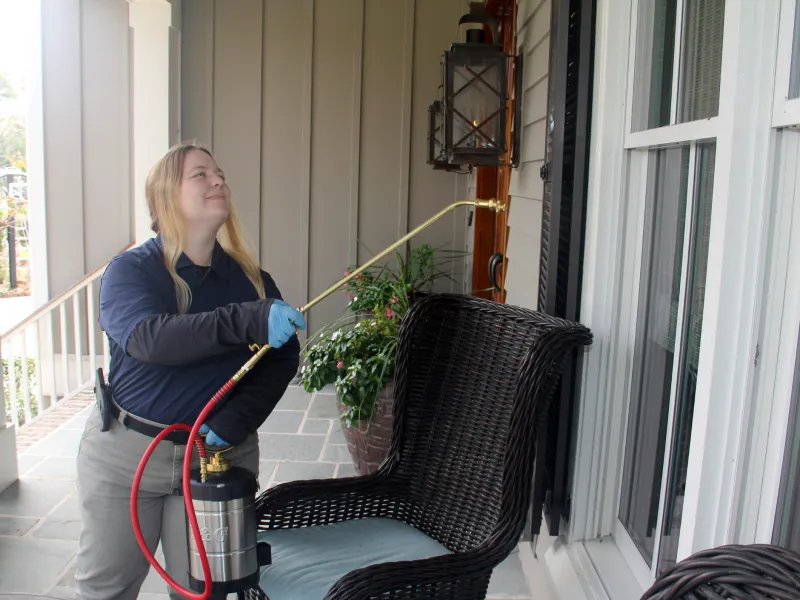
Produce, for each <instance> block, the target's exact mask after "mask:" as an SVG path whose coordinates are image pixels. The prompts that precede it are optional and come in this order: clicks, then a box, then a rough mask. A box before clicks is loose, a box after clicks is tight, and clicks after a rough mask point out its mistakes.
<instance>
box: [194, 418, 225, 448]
mask: <svg viewBox="0 0 800 600" xmlns="http://www.w3.org/2000/svg"><path fill="white" fill-rule="evenodd" d="M199 433H200V435H204V436H206V446H230V444H229V443H228V442H226V441H225V440H223V439H222V438H221V437H219V436H218V435H217V434H216V433H214V432H213V431H211V430H210V429H209V428H208V425H206V424H205V423H203V424H202V425H200V430H199Z"/></svg>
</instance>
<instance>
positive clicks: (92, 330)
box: [86, 280, 97, 380]
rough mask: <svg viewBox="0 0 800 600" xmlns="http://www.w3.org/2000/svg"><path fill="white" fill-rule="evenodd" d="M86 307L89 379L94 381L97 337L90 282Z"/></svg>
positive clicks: (92, 282) (91, 283) (92, 290)
mask: <svg viewBox="0 0 800 600" xmlns="http://www.w3.org/2000/svg"><path fill="white" fill-rule="evenodd" d="M86 306H87V309H88V312H89V317H88V322H87V323H86V328H87V330H88V332H89V333H88V336H89V379H91V380H94V373H95V371H97V356H96V354H97V351H96V350H95V337H96V336H97V324H96V323H95V318H94V281H93V280H92V281H90V282H89V285H88V286H87V288H86Z"/></svg>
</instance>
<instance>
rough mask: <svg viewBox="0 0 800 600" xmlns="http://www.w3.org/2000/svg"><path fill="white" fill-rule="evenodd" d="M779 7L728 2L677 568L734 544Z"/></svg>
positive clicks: (743, 0) (738, 0)
mask: <svg viewBox="0 0 800 600" xmlns="http://www.w3.org/2000/svg"><path fill="white" fill-rule="evenodd" d="M778 8H779V7H778V5H777V3H772V2H766V3H756V2H750V1H748V0H728V1H727V2H726V6H725V26H724V31H725V36H724V41H723V50H722V73H721V87H720V104H719V128H718V131H717V150H716V167H715V175H714V191H713V199H712V217H711V231H710V241H709V250H708V272H707V275H706V291H705V306H704V311H703V332H702V342H701V346H700V358H699V366H698V379H697V389H696V393H695V406H694V420H693V426H692V439H691V445H690V450H689V456H690V458H689V465H688V474H687V481H686V494H685V496H684V504H683V523H682V528H681V536H680V542H679V546H678V560H681V559H683V558H686V557H687V556H689V555H690V554H692V553H694V552H697V551H699V550H702V549H705V548H711V547H714V546H718V545H721V544H725V543H728V542H730V541H731V536H730V533H731V516H732V509H733V504H734V493H735V489H736V472H737V457H738V455H739V444H740V440H741V436H742V428H743V426H744V421H743V415H744V405H745V397H746V390H747V387H748V381H749V380H750V378H751V377H753V359H754V356H755V346H754V345H753V335H752V332H753V328H754V325H755V319H754V310H755V305H756V297H757V289H756V282H757V281H758V264H759V254H758V252H757V251H754V250H755V249H758V248H760V247H761V236H762V234H763V227H762V224H763V222H764V215H765V212H766V207H767V199H766V196H767V182H768V167H769V158H770V151H769V150H770V137H771V134H772V132H771V130H770V107H771V103H772V73H773V72H774V64H775V52H774V48H773V46H772V45H771V44H768V43H767V42H768V41H769V40H774V39H775V38H776V37H777V33H778V31H777V26H778V17H779V15H778Z"/></svg>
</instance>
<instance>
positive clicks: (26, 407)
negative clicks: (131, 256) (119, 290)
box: [0, 244, 133, 427]
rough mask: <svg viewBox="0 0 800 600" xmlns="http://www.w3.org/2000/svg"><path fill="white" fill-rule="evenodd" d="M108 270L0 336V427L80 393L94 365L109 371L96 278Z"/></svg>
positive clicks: (89, 277)
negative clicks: (1, 403) (0, 390)
mask: <svg viewBox="0 0 800 600" xmlns="http://www.w3.org/2000/svg"><path fill="white" fill-rule="evenodd" d="M132 245H133V244H131V245H129V246H128V247H127V248H130V247H131V246H132ZM127 248H125V249H123V251H124V250H127ZM107 266H108V263H106V264H104V265H103V266H101V267H100V268H98V269H96V270H95V271H93V272H91V273H89V274H88V275H86V276H85V277H84V278H83V279H81V280H80V281H79V282H78V283H76V284H75V285H73V286H72V287H71V288H70V289H68V290H67V291H66V292H64V293H63V294H61V295H59V296H58V297H56V298H54V299H52V300H50V301H49V302H48V303H47V304H45V305H44V306H42V307H41V308H39V309H37V310H36V311H34V312H33V313H31V315H29V316H28V317H26V318H25V319H23V320H22V321H21V322H20V323H18V324H17V325H15V326H14V327H12V328H11V329H9V330H8V331H7V332H6V333H4V334H2V336H0V347H2V349H3V351H2V366H3V387H4V390H5V394H4V396H5V400H6V402H5V403H6V406H5V410H4V413H5V419H4V421H5V424H8V425H16V426H18V427H19V426H20V425H24V424H25V423H28V422H30V421H31V419H33V418H35V417H37V416H39V415H41V414H43V413H45V412H46V411H47V410H48V409H49V408H50V407H52V406H53V405H54V404H55V403H56V402H58V400H60V399H62V398H65V397H68V396H71V395H72V394H74V393H76V392H77V391H79V390H81V389H83V388H84V387H85V386H86V385H87V384H89V383H91V382H93V381H94V374H95V371H96V369H97V365H98V363H99V364H102V365H104V369H105V370H106V371H108V361H109V352H108V339H107V338H106V336H105V335H104V334H103V332H102V331H101V330H100V327H99V326H98V324H97V310H98V304H99V291H100V290H99V282H98V279H99V278H100V277H101V276H102V275H103V272H104V271H105V269H106V267H107ZM68 315H69V316H68ZM98 345H99V347H100V348H101V351H100V353H98ZM2 426H3V423H0V427H2Z"/></svg>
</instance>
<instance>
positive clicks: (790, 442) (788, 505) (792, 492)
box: [772, 335, 800, 552]
mask: <svg viewBox="0 0 800 600" xmlns="http://www.w3.org/2000/svg"><path fill="white" fill-rule="evenodd" d="M791 406H792V408H791V413H790V416H789V428H788V430H787V432H786V450H785V452H784V457H783V473H782V474H781V487H780V493H779V500H778V509H777V513H776V515H775V529H774V531H773V534H772V543H773V544H777V545H778V546H783V547H784V548H789V549H791V550H794V551H795V552H800V335H798V340H797V349H796V351H795V369H794V385H793V386H792V404H791Z"/></svg>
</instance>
